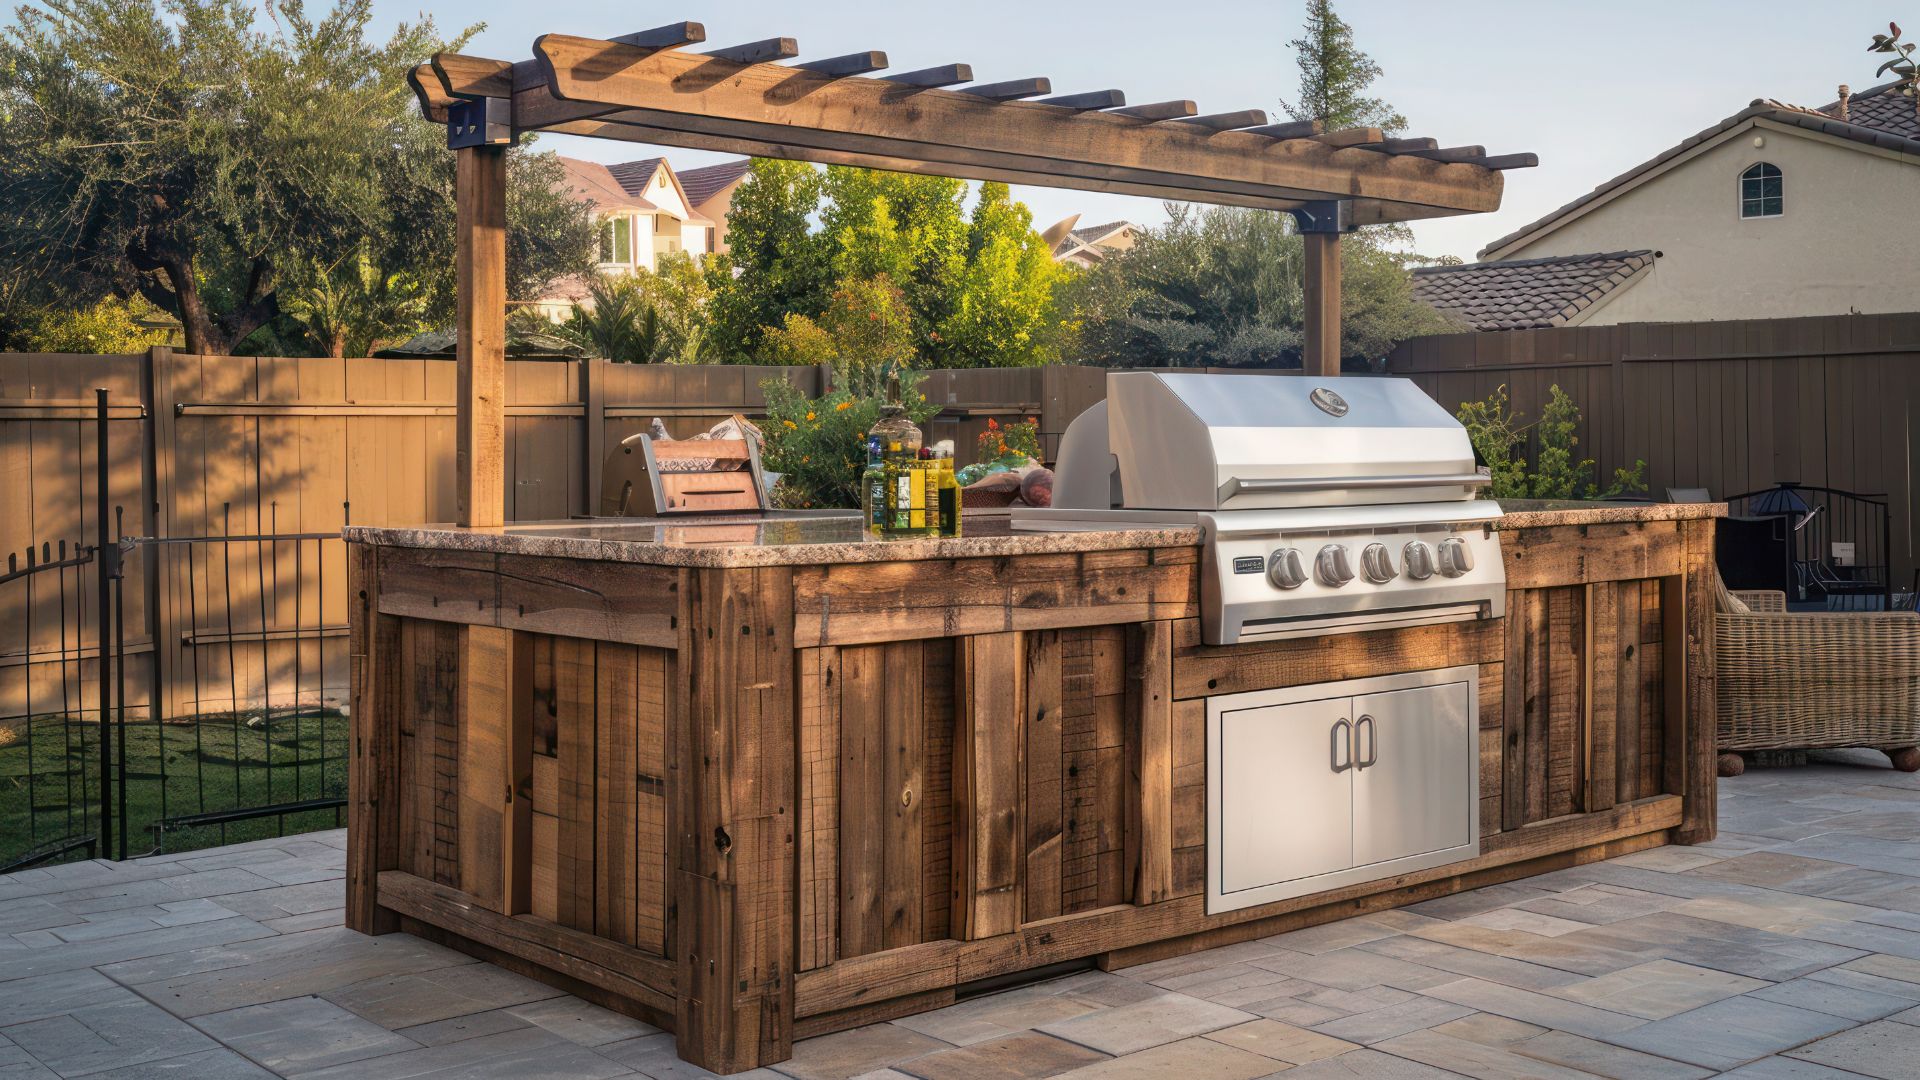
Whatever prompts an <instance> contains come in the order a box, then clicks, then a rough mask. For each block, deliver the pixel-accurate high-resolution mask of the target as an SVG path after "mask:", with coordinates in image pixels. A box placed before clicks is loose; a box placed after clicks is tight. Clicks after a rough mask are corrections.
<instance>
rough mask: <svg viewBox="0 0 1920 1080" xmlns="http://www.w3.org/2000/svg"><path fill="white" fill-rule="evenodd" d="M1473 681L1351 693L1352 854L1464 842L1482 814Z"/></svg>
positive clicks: (1374, 856)
mask: <svg viewBox="0 0 1920 1080" xmlns="http://www.w3.org/2000/svg"><path fill="white" fill-rule="evenodd" d="M1469 700H1470V694H1469V693H1468V684H1466V683H1443V684H1441V685H1439V686H1425V687H1420V688H1418V689H1413V690H1395V691H1390V692H1388V693H1382V694H1365V695H1362V696H1360V697H1356V698H1354V699H1353V725H1354V729H1353V730H1354V735H1353V754H1354V759H1355V760H1354V769H1353V861H1354V864H1355V865H1361V866H1364V865H1366V864H1368V863H1377V862H1386V861H1387V860H1389V859H1399V858H1404V857H1406V856H1409V855H1420V854H1424V853H1425V852H1429V851H1439V850H1442V849H1444V848H1452V847H1459V846H1460V845H1462V844H1466V843H1468V842H1469V840H1470V831H1469V830H1470V823H1469V815H1471V814H1474V813H1477V812H1478V810H1479V805H1478V794H1479V793H1478V792H1475V791H1472V790H1470V788H1471V787H1472V785H1473V782H1474V775H1475V771H1476V770H1475V761H1474V755H1476V754H1478V753H1479V746H1478V744H1477V740H1476V739H1475V737H1474V736H1475V732H1474V724H1473V722H1472V718H1471V717H1470V716H1469V715H1468V702H1469Z"/></svg>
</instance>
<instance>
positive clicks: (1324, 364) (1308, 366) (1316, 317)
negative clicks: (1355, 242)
mask: <svg viewBox="0 0 1920 1080" xmlns="http://www.w3.org/2000/svg"><path fill="white" fill-rule="evenodd" d="M1305 239H1306V242H1307V266H1306V270H1307V272H1306V277H1305V281H1304V291H1305V294H1306V313H1305V317H1306V348H1305V350H1304V351H1303V353H1302V354H1301V359H1300V366H1301V367H1302V368H1303V369H1304V370H1305V372H1306V373H1307V374H1308V375H1338V374H1340V234H1339V233H1307V234H1306V236H1305Z"/></svg>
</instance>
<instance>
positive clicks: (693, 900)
mask: <svg viewBox="0 0 1920 1080" xmlns="http://www.w3.org/2000/svg"><path fill="white" fill-rule="evenodd" d="M685 582H686V585H685V587H684V588H683V590H682V596H683V605H684V606H683V607H682V613H683V614H682V617H681V619H680V625H681V627H682V633H681V637H680V648H679V653H678V662H677V664H676V665H675V666H676V672H677V675H676V680H675V682H676V686H677V694H678V697H679V700H680V701H681V702H683V703H684V705H683V709H684V717H685V719H684V727H681V726H679V725H676V727H675V730H674V733H673V738H674V742H673V744H672V748H671V753H672V765H673V772H674V783H673V784H672V785H671V788H672V790H671V792H670V796H669V797H670V798H671V800H672V807H673V810H672V814H671V818H670V820H671V821H672V822H673V823H674V835H673V836H672V838H671V851H672V854H673V867H674V877H673V897H674V909H675V911H676V916H675V919H674V927H675V930H674V947H673V952H674V958H675V961H676V963H677V965H678V982H677V988H678V991H679V994H678V999H677V1001H676V1003H675V1013H674V1022H675V1032H676V1034H677V1036H678V1040H677V1046H678V1049H679V1053H680V1056H681V1057H682V1058H683V1059H685V1060H687V1061H689V1062H692V1063H693V1064H696V1065H699V1066H702V1067H704V1068H707V1069H710V1070H712V1071H715V1072H722V1073H728V1072H739V1071H742V1070H745V1069H750V1068H757V1067H759V1066H761V1065H768V1064H772V1063H773V1062H776V1061H784V1060H785V1059H786V1058H787V1057H789V1056H790V1055H791V1054H792V1052H793V986H794V959H795V945H794V932H795V920H794V887H795V871H796V867H795V850H794V833H795V831H796V830H795V827H794V818H795V811H796V809H797V805H796V801H795V787H796V785H795V779H794V773H795V761H796V749H795V748H796V741H795V727H796V719H797V717H796V695H795V689H794V674H795V673H794V658H793V650H794V640H793V606H792V597H793V584H792V571H791V570H789V569H787V568H785V567H774V568H765V569H752V570H697V571H692V572H690V573H689V574H688V575H687V577H686V578H685ZM829 970H830V969H829Z"/></svg>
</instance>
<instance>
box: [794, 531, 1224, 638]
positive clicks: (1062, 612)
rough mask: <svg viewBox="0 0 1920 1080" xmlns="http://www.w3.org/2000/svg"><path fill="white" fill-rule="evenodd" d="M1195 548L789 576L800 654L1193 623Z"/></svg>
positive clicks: (802, 570) (890, 565) (875, 566)
mask: <svg viewBox="0 0 1920 1080" xmlns="http://www.w3.org/2000/svg"><path fill="white" fill-rule="evenodd" d="M1198 565H1199V564H1198V550H1197V549H1196V548H1164V549H1154V550H1149V551H1124V552H1083V553H1069V554H1059V555H1027V556H1022V557H1020V558H1017V559H955V560H936V561H914V562H887V563H845V564H837V565H833V566H824V567H797V568H795V570H794V611H795V620H796V622H795V627H794V639H795V641H796V643H797V644H798V645H800V646H801V647H807V646H814V645H825V644H835V645H850V644H859V643H868V642H883V641H904V640H908V639H912V638H927V637H952V636H956V635H968V634H991V633H1002V632H1010V631H1016V630H1038V629H1047V628H1058V627H1067V626H1089V625H1101V624H1115V623H1130V622H1148V621H1151V620H1154V619H1181V618H1190V617H1193V616H1196V615H1198V614H1199V608H1198V605H1199V599H1200V586H1199V577H1198Z"/></svg>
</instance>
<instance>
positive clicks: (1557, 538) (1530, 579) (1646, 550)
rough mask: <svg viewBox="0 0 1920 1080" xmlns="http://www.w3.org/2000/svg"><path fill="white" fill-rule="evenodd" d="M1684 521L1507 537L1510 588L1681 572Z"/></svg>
mask: <svg viewBox="0 0 1920 1080" xmlns="http://www.w3.org/2000/svg"><path fill="white" fill-rule="evenodd" d="M1683 524H1685V523H1684V522H1679V521H1634V522H1618V523H1609V524H1602V525H1556V526H1552V527H1549V528H1540V529H1519V530H1516V531H1514V532H1511V533H1508V534H1506V535H1505V536H1504V537H1503V538H1502V542H1501V546H1500V550H1501V555H1502V558H1503V559H1504V560H1505V562H1506V571H1507V588H1508V589H1511V590H1522V589H1545V588H1551V587H1554V586H1556V585H1583V584H1587V583H1589V582H1595V581H1625V580H1629V579H1635V580H1637V579H1640V578H1652V577H1664V576H1666V575H1669V574H1677V573H1680V567H1681V562H1682V559H1683V557H1684V549H1683V546H1682V542H1681V538H1680V526H1681V525H1683Z"/></svg>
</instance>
